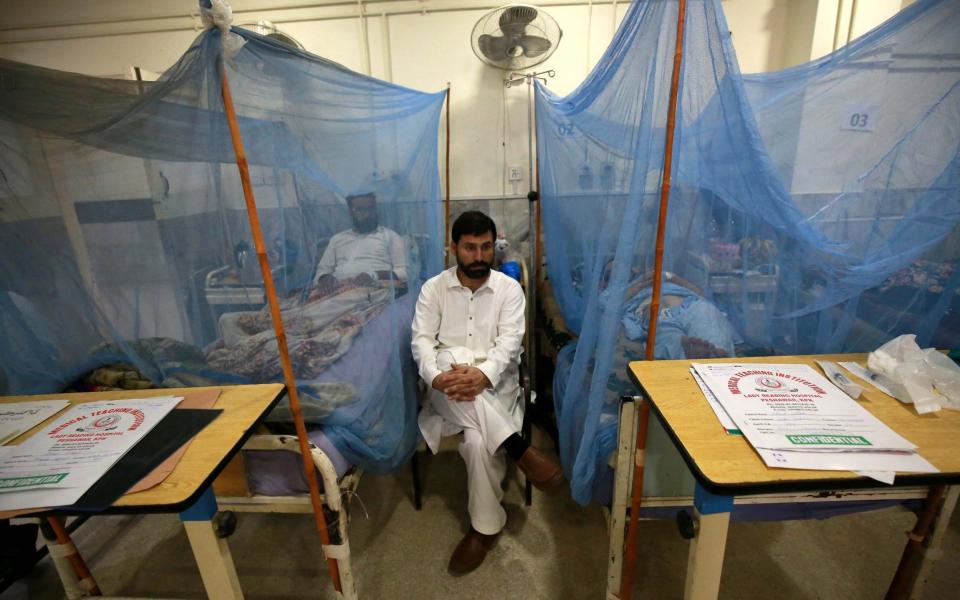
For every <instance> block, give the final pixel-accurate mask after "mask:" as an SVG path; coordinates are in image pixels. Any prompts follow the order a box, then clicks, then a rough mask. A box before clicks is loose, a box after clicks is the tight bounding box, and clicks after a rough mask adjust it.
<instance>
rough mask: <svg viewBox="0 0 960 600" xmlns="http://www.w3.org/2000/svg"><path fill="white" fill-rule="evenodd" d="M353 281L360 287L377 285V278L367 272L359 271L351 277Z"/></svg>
mask: <svg viewBox="0 0 960 600" xmlns="http://www.w3.org/2000/svg"><path fill="white" fill-rule="evenodd" d="M353 282H354V283H356V284H357V285H359V286H361V287H372V286H375V285H377V280H376V279H374V278H373V277H370V275H369V273H360V274H359V275H357V276H356V277H354V278H353Z"/></svg>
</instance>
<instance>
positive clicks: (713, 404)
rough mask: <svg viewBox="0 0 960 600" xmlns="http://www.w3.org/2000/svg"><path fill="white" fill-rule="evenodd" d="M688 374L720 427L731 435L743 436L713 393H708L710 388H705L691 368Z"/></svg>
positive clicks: (701, 380)
mask: <svg viewBox="0 0 960 600" xmlns="http://www.w3.org/2000/svg"><path fill="white" fill-rule="evenodd" d="M690 374H691V375H693V380H694V381H696V382H697V386H699V387H700V391H701V392H703V395H704V397H705V398H706V399H707V403H708V404H709V405H710V408H712V409H713V414H715V415H717V419H718V420H719V421H720V425H722V426H723V429H724V430H725V431H726V432H727V433H729V434H731V435H743V434H742V433H741V432H740V430H739V429H737V424H736V423H734V422H733V419H731V418H730V415H728V414H727V411H725V410H723V407H722V406H720V402H718V401H717V397H716V396H714V395H713V392H711V391H710V388H709V387H707V384H705V383H704V382H703V379H702V378H701V377H700V374H699V373H697V372H696V370H694V369H693V368H691V369H690Z"/></svg>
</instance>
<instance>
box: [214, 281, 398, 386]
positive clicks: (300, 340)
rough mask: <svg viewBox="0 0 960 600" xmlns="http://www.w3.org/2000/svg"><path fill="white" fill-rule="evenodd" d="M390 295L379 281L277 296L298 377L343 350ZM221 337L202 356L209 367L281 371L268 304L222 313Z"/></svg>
mask: <svg viewBox="0 0 960 600" xmlns="http://www.w3.org/2000/svg"><path fill="white" fill-rule="evenodd" d="M391 298H392V291H391V290H389V289H385V288H380V287H357V286H352V285H351V286H343V287H341V288H339V289H337V290H336V291H335V292H334V293H332V294H330V295H326V296H320V295H316V294H311V295H310V296H309V297H308V298H307V299H306V301H301V299H300V298H299V297H295V298H288V299H285V300H284V301H283V302H281V306H280V314H281V318H282V319H283V324H284V328H285V330H286V335H287V347H288V348H289V349H290V359H291V361H292V362H293V369H294V373H295V374H296V376H297V377H298V378H303V379H313V378H315V377H316V376H317V375H319V374H320V373H321V372H323V371H324V370H325V369H326V368H327V367H329V366H330V365H331V364H332V363H333V362H334V361H336V360H337V359H338V358H340V357H341V356H343V355H344V354H346V353H347V351H348V350H349V349H350V346H351V344H352V343H353V340H354V338H355V337H356V336H357V334H358V333H359V332H360V329H361V328H362V327H363V325H364V323H366V322H367V321H369V320H370V319H372V318H373V317H374V316H376V315H377V314H379V313H380V312H381V311H382V310H383V309H384V308H385V307H386V306H387V305H388V304H389V303H390V300H391ZM220 330H221V333H222V336H223V339H222V342H221V343H220V344H219V345H218V346H216V347H215V348H214V349H213V350H211V351H210V352H209V353H208V354H207V357H206V360H207V363H208V364H209V366H210V367H211V368H213V369H216V370H218V371H224V372H227V373H233V374H236V375H241V376H244V377H249V378H250V379H253V380H255V381H268V380H270V379H272V378H275V377H277V376H278V375H279V374H280V373H281V367H280V355H279V351H278V350H277V342H276V335H275V334H274V332H273V326H272V323H271V319H270V309H269V306H265V307H263V308H262V309H261V310H259V311H256V312H245V313H228V314H225V315H223V316H222V317H221V318H220Z"/></svg>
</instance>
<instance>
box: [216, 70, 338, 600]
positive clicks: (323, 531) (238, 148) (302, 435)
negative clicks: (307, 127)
mask: <svg viewBox="0 0 960 600" xmlns="http://www.w3.org/2000/svg"><path fill="white" fill-rule="evenodd" d="M220 90H221V93H222V94H223V108H224V111H225V112H226V116H227V124H228V125H229V126H230V139H231V141H232V142H233V151H234V153H235V154H236V157H237V168H238V169H239V171H240V183H241V185H242V186H243V198H244V200H245V201H246V206H247V218H248V219H249V220H250V230H251V232H252V233H253V244H254V248H255V249H256V251H257V258H258V259H259V261H260V272H261V273H262V274H263V286H264V291H265V292H266V295H267V303H268V304H269V305H270V318H271V320H272V321H273V331H274V332H275V333H276V335H277V347H278V349H279V351H280V364H281V366H282V367H283V381H284V383H285V384H286V386H287V395H288V396H289V399H290V411H291V412H292V413H293V423H294V427H295V428H296V430H297V439H298V440H299V442H300V456H301V457H302V458H303V470H304V472H305V474H306V476H307V487H308V488H309V490H310V504H311V505H312V507H313V516H314V521H315V523H316V526H317V532H318V533H319V534H320V541H321V542H322V543H323V545H324V546H329V545H330V533H329V532H328V531H327V521H326V518H325V517H324V514H323V502H322V501H321V499H320V488H319V486H318V485H317V474H316V471H314V466H313V460H312V459H311V457H310V456H311V455H310V443H309V440H308V438H307V428H306V425H305V424H304V422H303V414H302V413H301V412H300V399H299V397H298V395H297V381H296V378H295V377H294V375H293V366H292V364H291V363H290V352H289V350H288V348H287V336H286V333H285V332H284V329H283V320H282V319H281V317H280V302H279V300H277V289H276V286H275V285H274V283H273V274H272V273H271V272H270V263H269V262H268V260H267V249H266V245H265V244H264V243H263V230H262V229H261V227H260V218H259V216H258V215H257V202H256V200H255V199H254V197H253V186H252V185H251V183H250V168H249V166H248V165H247V155H246V152H245V151H244V149H243V138H241V137H240V127H239V125H238V124H237V113H236V110H235V109H234V106H233V96H232V95H231V93H230V83H229V82H228V80H227V68H226V65H225V64H224V62H223V58H222V57H221V58H220ZM324 553H325V552H324ZM327 568H328V569H329V571H330V577H331V579H332V580H333V587H334V589H335V590H336V591H337V592H342V591H343V590H342V585H341V583H340V569H339V566H338V565H337V561H336V559H334V558H329V557H328V558H327Z"/></svg>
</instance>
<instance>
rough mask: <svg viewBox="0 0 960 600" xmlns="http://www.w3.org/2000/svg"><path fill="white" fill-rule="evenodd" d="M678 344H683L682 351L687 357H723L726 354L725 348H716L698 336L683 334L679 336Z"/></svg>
mask: <svg viewBox="0 0 960 600" xmlns="http://www.w3.org/2000/svg"><path fill="white" fill-rule="evenodd" d="M680 345H681V346H683V353H684V354H685V355H686V357H687V358H724V357H726V356H727V352H726V350H724V349H723V348H718V347H716V346H714V345H713V344H711V343H710V342H708V341H707V340H704V339H702V338H698V337H690V336H686V335H685V336H683V337H682V338H680Z"/></svg>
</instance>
